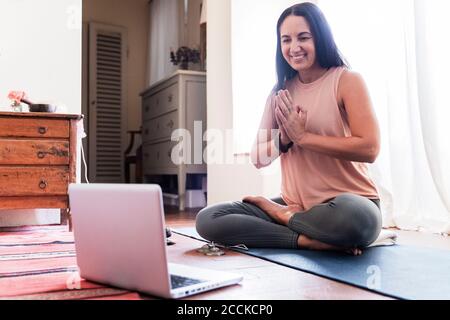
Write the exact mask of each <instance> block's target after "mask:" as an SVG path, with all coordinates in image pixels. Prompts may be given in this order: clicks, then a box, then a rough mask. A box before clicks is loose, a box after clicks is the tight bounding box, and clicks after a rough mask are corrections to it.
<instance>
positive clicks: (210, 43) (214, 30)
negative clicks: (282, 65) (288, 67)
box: [207, 1, 281, 205]
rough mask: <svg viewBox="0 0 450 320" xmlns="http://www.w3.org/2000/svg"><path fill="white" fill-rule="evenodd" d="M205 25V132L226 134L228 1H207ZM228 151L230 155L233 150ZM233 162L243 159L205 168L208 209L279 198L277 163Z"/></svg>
mask: <svg viewBox="0 0 450 320" xmlns="http://www.w3.org/2000/svg"><path fill="white" fill-rule="evenodd" d="M207 21H208V22H207V23H208V25H207V26H208V27H207V28H208V32H207V52H208V71H207V106H208V107H207V108H208V110H207V115H208V130H210V129H219V130H222V131H225V130H227V129H231V128H232V127H233V107H232V106H233V105H232V89H231V37H232V34H231V26H230V22H231V1H208V13H207ZM274 45H275V44H274ZM255 134H256V133H255ZM229 149H230V150H229V152H233V148H229ZM235 158H236V159H237V158H239V159H242V158H244V159H243V160H244V161H245V162H246V164H209V165H208V205H210V204H213V203H217V202H221V201H231V200H240V199H241V198H242V196H244V195H251V194H256V195H264V196H267V197H273V196H278V194H279V190H280V184H281V173H280V169H279V164H278V163H275V164H272V166H271V167H269V168H268V169H265V171H264V170H263V171H258V170H256V169H255V168H254V167H253V165H251V164H250V163H249V157H248V155H239V156H235Z"/></svg>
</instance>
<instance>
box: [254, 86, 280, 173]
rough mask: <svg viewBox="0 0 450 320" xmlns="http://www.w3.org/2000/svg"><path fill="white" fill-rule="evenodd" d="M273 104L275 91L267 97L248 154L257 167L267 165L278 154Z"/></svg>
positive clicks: (276, 126)
mask: <svg viewBox="0 0 450 320" xmlns="http://www.w3.org/2000/svg"><path fill="white" fill-rule="evenodd" d="M275 104H276V99H275V93H273V92H272V93H271V94H270V96H269V98H268V99H267V102H266V107H265V109H264V114H263V116H262V119H261V123H260V125H259V129H258V133H257V135H256V139H255V141H254V142H253V147H252V151H251V154H250V158H251V161H252V163H253V165H254V166H255V167H256V168H257V169H261V168H264V167H267V166H268V165H270V164H271V163H272V162H273V161H274V160H275V159H276V158H278V157H279V156H280V151H279V149H278V135H279V129H278V124H277V122H276V119H275V114H274V110H275Z"/></svg>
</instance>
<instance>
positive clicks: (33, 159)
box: [0, 139, 70, 171]
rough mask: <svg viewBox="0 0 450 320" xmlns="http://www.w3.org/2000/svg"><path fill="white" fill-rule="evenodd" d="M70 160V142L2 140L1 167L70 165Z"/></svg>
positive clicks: (0, 147) (0, 145)
mask: <svg viewBox="0 0 450 320" xmlns="http://www.w3.org/2000/svg"><path fill="white" fill-rule="evenodd" d="M69 160H70V159H69V141H51V140H16V139H0V165H21V164H30V165H36V164H37V165H68V164H69ZM1 171H3V168H2V169H1Z"/></svg>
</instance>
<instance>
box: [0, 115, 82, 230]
mask: <svg viewBox="0 0 450 320" xmlns="http://www.w3.org/2000/svg"><path fill="white" fill-rule="evenodd" d="M82 118H83V116H81V115H72V114H57V113H33V112H26V113H17V112H0V172H1V174H0V209H39V208H42V209H51V208H59V209H61V220H62V223H63V224H66V223H68V224H69V229H70V228H71V221H70V212H69V198H68V194H67V190H68V185H69V183H72V182H76V161H77V143H78V139H77V132H78V129H77V128H78V127H77V126H78V122H79V121H80V120H81V119H82Z"/></svg>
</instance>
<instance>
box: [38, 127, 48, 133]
mask: <svg viewBox="0 0 450 320" xmlns="http://www.w3.org/2000/svg"><path fill="white" fill-rule="evenodd" d="M38 132H39V133H40V134H46V133H47V128H46V127H39V128H38Z"/></svg>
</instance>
